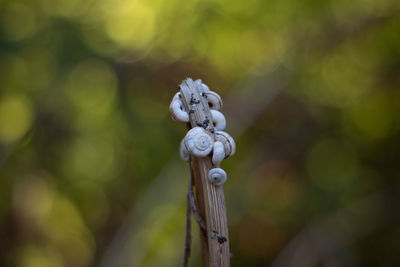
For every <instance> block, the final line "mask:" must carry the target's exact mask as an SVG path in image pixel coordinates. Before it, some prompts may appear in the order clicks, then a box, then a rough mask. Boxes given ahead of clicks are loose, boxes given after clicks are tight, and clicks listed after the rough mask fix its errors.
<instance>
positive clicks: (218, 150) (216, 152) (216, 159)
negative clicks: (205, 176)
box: [212, 141, 225, 167]
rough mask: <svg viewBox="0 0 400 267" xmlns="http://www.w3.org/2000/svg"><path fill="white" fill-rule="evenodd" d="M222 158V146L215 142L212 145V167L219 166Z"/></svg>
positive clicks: (223, 150) (223, 156)
mask: <svg viewBox="0 0 400 267" xmlns="http://www.w3.org/2000/svg"><path fill="white" fill-rule="evenodd" d="M224 158H225V149H224V144H222V143H221V142H220V141H216V142H215V143H214V148H213V155H212V163H213V164H214V166H216V167H217V166H219V165H220V164H221V162H222V160H223V159H224Z"/></svg>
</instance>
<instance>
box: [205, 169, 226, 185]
mask: <svg viewBox="0 0 400 267" xmlns="http://www.w3.org/2000/svg"><path fill="white" fill-rule="evenodd" d="M207 178H208V180H209V181H210V182H211V183H213V184H215V185H222V184H223V183H225V182H226V179H227V175H226V172H225V171H224V170H223V169H221V168H213V169H211V170H209V171H208V176H207Z"/></svg>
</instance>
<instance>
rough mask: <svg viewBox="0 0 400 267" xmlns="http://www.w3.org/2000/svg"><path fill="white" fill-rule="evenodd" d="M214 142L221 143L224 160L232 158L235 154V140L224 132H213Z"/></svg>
mask: <svg viewBox="0 0 400 267" xmlns="http://www.w3.org/2000/svg"><path fill="white" fill-rule="evenodd" d="M215 140H216V141H219V142H221V143H222V144H223V145H224V150H225V158H226V159H227V158H230V157H232V156H233V155H234V154H235V152H236V144H235V140H233V138H232V137H231V136H230V135H229V134H228V133H227V132H224V131H216V132H215Z"/></svg>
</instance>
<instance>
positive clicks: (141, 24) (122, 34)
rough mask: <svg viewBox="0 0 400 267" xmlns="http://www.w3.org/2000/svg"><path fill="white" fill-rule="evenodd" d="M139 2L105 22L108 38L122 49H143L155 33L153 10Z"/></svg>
mask: <svg viewBox="0 0 400 267" xmlns="http://www.w3.org/2000/svg"><path fill="white" fill-rule="evenodd" d="M145 3H146V2H143V1H139V2H137V4H136V5H134V6H133V7H132V8H130V9H128V10H126V11H125V12H123V13H117V14H116V15H114V16H110V17H109V18H108V19H107V21H106V26H105V27H106V32H107V34H108V36H109V37H110V38H111V39H112V40H113V41H114V42H115V43H117V44H118V45H120V46H121V47H123V48H137V49H141V48H142V49H143V48H146V46H148V45H149V43H150V41H151V39H152V38H153V35H154V32H155V21H154V20H155V14H154V9H152V8H150V7H149V6H147V5H146V4H145Z"/></svg>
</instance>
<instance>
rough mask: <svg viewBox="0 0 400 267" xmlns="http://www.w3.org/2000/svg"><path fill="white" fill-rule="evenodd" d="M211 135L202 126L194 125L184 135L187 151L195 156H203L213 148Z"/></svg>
mask: <svg viewBox="0 0 400 267" xmlns="http://www.w3.org/2000/svg"><path fill="white" fill-rule="evenodd" d="M213 143H214V141H213V139H212V137H211V135H210V134H209V133H208V132H207V131H206V130H204V129H203V128H202V127H194V128H192V129H190V131H189V132H188V133H187V134H186V136H185V146H186V148H187V150H188V151H189V153H190V154H191V155H193V156H196V157H205V156H207V155H208V154H210V152H211V150H212V149H213Z"/></svg>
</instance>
